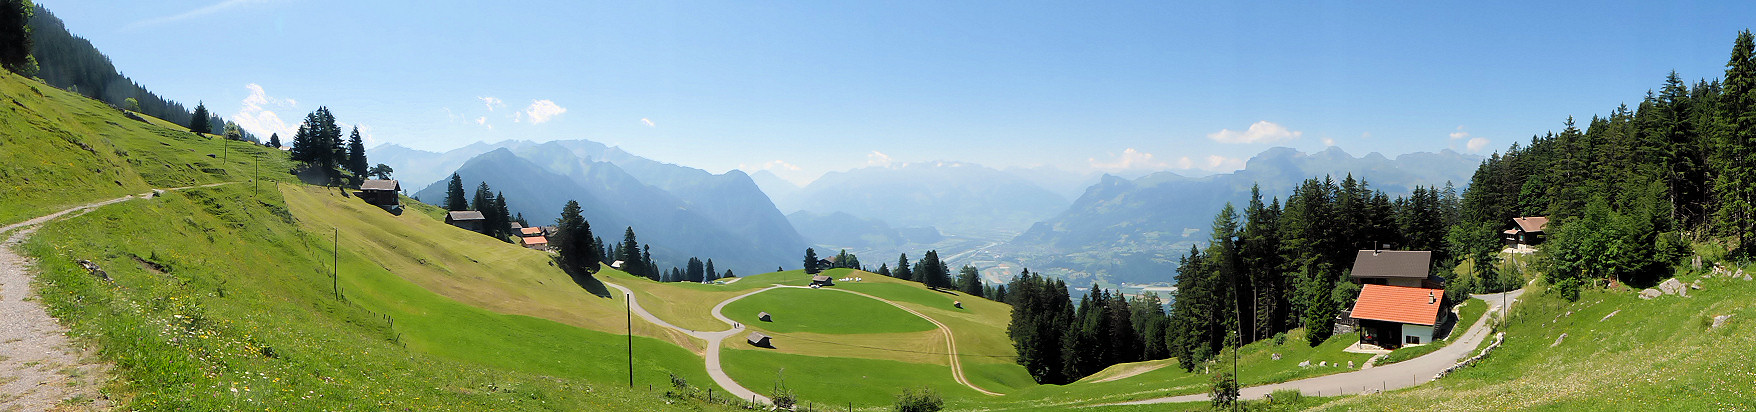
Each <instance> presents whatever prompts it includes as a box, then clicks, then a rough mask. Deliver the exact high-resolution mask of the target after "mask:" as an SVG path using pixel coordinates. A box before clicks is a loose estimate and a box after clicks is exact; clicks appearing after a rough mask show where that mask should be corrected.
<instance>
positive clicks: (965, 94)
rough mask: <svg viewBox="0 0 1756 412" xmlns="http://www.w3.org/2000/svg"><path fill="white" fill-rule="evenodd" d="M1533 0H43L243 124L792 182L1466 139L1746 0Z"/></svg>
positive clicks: (1636, 70)
mask: <svg viewBox="0 0 1756 412" xmlns="http://www.w3.org/2000/svg"><path fill="white" fill-rule="evenodd" d="M1205 3H1216V4H1205ZM1539 3H1540V4H1539ZM1549 3H1551V2H1532V1H1516V2H1481V1H1475V2H1173V1H1141V2H1125V1H1117V2H1083V1H1074V2H1039V1H996V2H976V1H955V2H947V1H909V0H904V1H886V2H864V3H856V2H815V1H799V2H768V1H748V2H725V1H702V2H663V1H650V2H648V1H642V2H625V1H613V2H595V1H554V2H549V1H520V2H476V1H303V0H223V1H222V0H164V1H151V2H132V1H131V2H111V1H85V0H81V1H63V0H38V1H37V4H38V5H39V6H40V7H44V8H47V9H48V10H50V11H52V12H53V13H55V15H56V16H58V17H60V18H61V19H62V20H63V21H65V22H66V24H67V27H68V28H69V30H71V31H73V32H74V34H76V35H79V36H82V37H85V38H87V39H90V40H91V41H92V43H93V44H95V45H96V46H97V47H98V49H99V50H102V51H103V52H104V53H106V54H107V55H109V57H110V58H111V60H112V61H113V62H114V63H115V65H116V67H118V68H119V69H120V70H121V71H122V72H123V73H124V74H126V75H128V76H130V77H131V78H133V79H134V80H135V81H136V82H138V83H140V84H142V85H144V86H146V87H147V89H149V90H152V91H154V92H156V93H158V94H159V95H161V96H165V97H167V98H170V99H173V100H177V101H180V102H183V103H185V104H188V105H191V106H193V105H194V104H195V103H196V102H198V101H199V102H203V103H205V104H206V105H207V107H208V109H209V110H211V111H213V112H215V113H217V114H220V115H222V116H225V117H227V118H228V119H231V120H233V121H235V122H237V123H239V124H240V125H242V126H243V127H244V128H245V129H247V130H250V131H251V132H253V133H255V134H257V135H260V136H261V137H262V138H264V139H266V138H267V136H268V135H269V134H270V133H277V132H278V133H280V135H281V136H282V137H283V138H286V137H288V136H289V135H291V134H292V131H293V130H296V129H297V127H298V122H299V121H300V120H301V119H302V118H303V117H304V115H305V114H307V113H309V112H311V111H312V110H315V109H316V108H317V107H318V106H327V107H329V108H330V110H331V111H332V112H333V113H335V115H336V117H337V118H338V120H339V121H340V122H341V123H344V124H346V125H349V126H358V127H360V129H361V131H362V134H363V135H365V136H367V138H368V140H369V142H368V146H376V145H380V144H392V143H393V144H398V145H403V146H407V147H412V148H416V149H423V150H432V151H444V150H449V149H453V148H457V147H461V146H463V145H466V144H469V143H473V142H477V141H488V142H495V141H500V140H506V139H520V140H534V141H548V140H559V139H582V138H583V139H589V140H594V141H598V142H603V143H606V144H610V145H616V146H620V147H622V148H623V149H625V150H627V151H629V152H631V153H634V154H638V155H641V156H645V157H648V158H652V159H656V160H660V161H665V162H671V163H677V164H681V165H685V166H691V167H697V168H701V169H705V170H708V171H712V172H715V173H719V172H725V171H728V170H731V169H742V170H744V171H746V172H755V171H758V170H770V171H772V172H774V173H775V174H777V175H779V176H780V177H782V178H785V179H788V180H791V181H794V182H795V183H801V184H802V183H804V182H808V181H810V180H812V179H815V178H816V177H817V176H820V175H821V174H823V173H825V172H829V171H837V170H848V169H853V168H859V167H867V166H878V165H893V164H898V163H902V162H925V161H937V160H957V161H967V162H974V163H979V164H982V165H986V166H990V167H995V168H1007V167H1035V166H1045V165H1046V166H1053V167H1056V168H1060V169H1063V170H1067V171H1071V172H1076V173H1088V172H1109V173H1118V172H1119V173H1141V172H1148V171H1159V170H1170V171H1175V172H1179V173H1185V174H1209V173H1217V172H1227V171H1231V170H1236V169H1238V168H1241V167H1243V165H1244V161H1245V160H1246V159H1248V158H1249V157H1250V156H1252V155H1254V154H1256V153H1259V152H1261V151H1263V150H1265V149H1267V148H1270V147H1274V146H1287V147H1293V148H1296V149H1299V150H1304V151H1317V150H1323V149H1325V148H1326V147H1328V146H1337V147H1340V148H1341V149H1343V150H1346V151H1348V152H1349V153H1352V154H1354V155H1356V156H1357V155H1363V154H1365V153H1369V152H1380V153H1383V154H1385V155H1389V156H1396V155H1398V154H1403V153H1410V152H1421V151H1439V150H1445V149H1451V150H1455V151H1458V152H1464V153H1474V154H1488V153H1492V152H1494V151H1497V150H1504V149H1505V148H1506V147H1507V146H1508V145H1510V144H1512V143H1514V142H1519V141H1528V140H1529V139H1530V137H1531V136H1532V135H1536V134H1541V133H1545V132H1548V131H1552V130H1554V131H1558V130H1559V129H1560V128H1561V124H1562V122H1563V121H1564V120H1565V119H1566V118H1567V117H1568V116H1573V117H1577V118H1579V119H1580V120H1579V123H1580V124H1585V123H1586V121H1585V120H1586V119H1589V118H1590V117H1591V116H1592V115H1594V114H1607V113H1609V112H1610V111H1612V110H1613V109H1615V108H1616V106H1617V105H1619V104H1623V103H1627V104H1629V105H1630V106H1633V105H1635V104H1637V103H1638V101H1639V99H1641V98H1642V97H1643V96H1644V95H1645V92H1646V91H1647V90H1649V89H1654V88H1657V87H1658V86H1660V85H1661V82H1662V81H1663V79H1664V77H1665V75H1666V74H1667V73H1669V72H1670V71H1672V70H1676V71H1677V72H1679V73H1680V74H1681V76H1682V77H1683V78H1684V79H1688V80H1689V81H1691V82H1693V81H1694V80H1697V79H1702V78H1711V79H1716V78H1720V77H1722V76H1723V75H1724V66H1725V63H1726V61H1727V59H1728V58H1729V56H1730V51H1731V46H1732V41H1733V39H1734V38H1735V36H1736V34H1737V32H1738V31H1740V30H1746V29H1749V28H1750V26H1751V25H1752V23H1751V22H1752V20H1751V19H1749V18H1748V17H1750V16H1756V2H1735V1H1728V2H1687V1H1666V2H1602V3H1600V2H1582V3H1577V4H1549ZM1617 3H1621V4H1617Z"/></svg>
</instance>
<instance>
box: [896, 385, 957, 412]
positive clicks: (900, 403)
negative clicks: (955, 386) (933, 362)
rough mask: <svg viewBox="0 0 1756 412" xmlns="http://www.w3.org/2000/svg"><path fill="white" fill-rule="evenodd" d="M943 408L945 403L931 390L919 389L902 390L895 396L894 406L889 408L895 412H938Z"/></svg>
mask: <svg viewBox="0 0 1756 412" xmlns="http://www.w3.org/2000/svg"><path fill="white" fill-rule="evenodd" d="M944 407H945V401H944V400H943V399H939V394H937V393H934V392H933V389H931V388H927V387H921V389H920V390H918V391H917V390H914V389H903V390H902V393H901V394H898V395H896V405H894V406H893V407H891V408H890V410H892V411H896V412H938V411H939V409H941V408H944Z"/></svg>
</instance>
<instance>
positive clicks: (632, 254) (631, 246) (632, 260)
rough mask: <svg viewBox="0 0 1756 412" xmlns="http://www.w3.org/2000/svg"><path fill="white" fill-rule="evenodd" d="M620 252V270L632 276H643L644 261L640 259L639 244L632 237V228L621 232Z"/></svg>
mask: <svg viewBox="0 0 1756 412" xmlns="http://www.w3.org/2000/svg"><path fill="white" fill-rule="evenodd" d="M618 249H621V252H622V256H621V259H622V270H623V271H626V272H628V274H630V275H634V276H642V277H644V276H645V269H646V260H643V259H641V258H640V242H639V241H638V240H637V239H635V237H634V227H633V226H629V227H628V228H627V229H623V230H622V244H621V246H619V247H618Z"/></svg>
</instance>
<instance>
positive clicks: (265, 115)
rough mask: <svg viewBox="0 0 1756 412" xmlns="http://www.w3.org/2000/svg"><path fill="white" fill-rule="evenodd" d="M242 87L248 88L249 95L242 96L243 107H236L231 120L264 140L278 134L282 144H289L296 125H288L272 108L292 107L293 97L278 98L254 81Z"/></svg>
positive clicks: (295, 130)
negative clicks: (235, 112) (270, 94)
mask: <svg viewBox="0 0 1756 412" xmlns="http://www.w3.org/2000/svg"><path fill="white" fill-rule="evenodd" d="M244 88H246V89H250V95H249V96H245V97H244V102H243V107H242V108H239V109H238V114H236V115H233V116H232V122H233V123H237V124H238V127H241V128H243V129H244V130H246V131H249V132H250V133H252V134H256V135H257V138H259V139H263V140H264V141H266V140H268V137H269V136H270V135H275V134H279V135H280V138H281V141H282V142H283V144H290V143H291V142H292V140H291V139H292V138H293V135H294V134H296V132H297V129H298V127H297V126H290V125H288V124H287V122H286V121H285V120H282V119H281V118H280V115H279V114H276V113H275V112H274V109H276V108H284V109H291V108H293V103H294V102H293V99H278V98H274V97H272V96H269V95H268V92H266V91H263V90H262V86H261V85H258V84H256V83H250V84H246V85H244Z"/></svg>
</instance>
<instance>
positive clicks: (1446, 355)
mask: <svg viewBox="0 0 1756 412" xmlns="http://www.w3.org/2000/svg"><path fill="white" fill-rule="evenodd" d="M1522 293H1523V290H1522V289H1521V290H1518V291H1512V292H1508V293H1505V294H1504V295H1505V296H1506V297H1507V298H1508V299H1507V300H1508V305H1510V304H1511V303H1512V302H1517V300H1518V296H1519V295H1520V294H1522ZM1501 295H1502V294H1493V295H1475V296H1474V297H1475V298H1476V299H1482V300H1485V301H1487V302H1488V304H1489V308H1488V313H1490V314H1491V313H1495V312H1498V311H1500V310H1502V308H1500V298H1501ZM1489 318H1490V317H1489V316H1482V319H1481V320H1478V321H1476V323H1475V324H1474V325H1472V326H1470V328H1469V330H1468V331H1466V332H1464V333H1463V336H1462V337H1461V338H1458V340H1457V341H1456V342H1451V344H1449V345H1446V346H1445V347H1443V348H1439V350H1436V351H1433V353H1429V354H1426V355H1422V356H1420V357H1417V358H1414V359H1409V360H1406V361H1402V362H1397V363H1393V364H1389V365H1384V366H1379V367H1375V368H1371V369H1363V370H1358V371H1353V372H1346V373H1338V374H1334V375H1324V376H1318V377H1315V378H1308V379H1300V380H1296V381H1291V382H1282V383H1276V384H1270V385H1260V386H1251V387H1248V388H1244V389H1243V390H1240V391H1238V394H1239V397H1240V398H1242V399H1262V397H1263V396H1266V395H1268V394H1269V393H1271V392H1274V391H1277V390H1282V389H1297V390H1299V392H1302V393H1304V394H1305V396H1334V395H1344V394H1358V393H1374V392H1379V391H1388V390H1396V389H1402V388H1406V387H1410V386H1416V385H1420V384H1423V383H1427V382H1431V381H1432V380H1433V377H1434V376H1435V375H1438V374H1439V372H1440V371H1443V370H1445V368H1449V367H1451V366H1452V365H1455V364H1456V363H1457V360H1458V359H1461V358H1464V357H1467V356H1468V355H1470V354H1471V353H1472V352H1474V351H1475V349H1476V346H1478V345H1479V344H1481V343H1482V341H1483V340H1484V339H1486V338H1487V337H1488V335H1489V333H1488V332H1489V330H1488V329H1489V327H1488V319H1489ZM1208 400H1209V398H1208V395H1207V394H1193V395H1182V396H1171V397H1165V398H1157V399H1146V400H1139V401H1133V402H1122V403H1119V405H1145V404H1155V403H1179V402H1205V401H1208Z"/></svg>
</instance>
